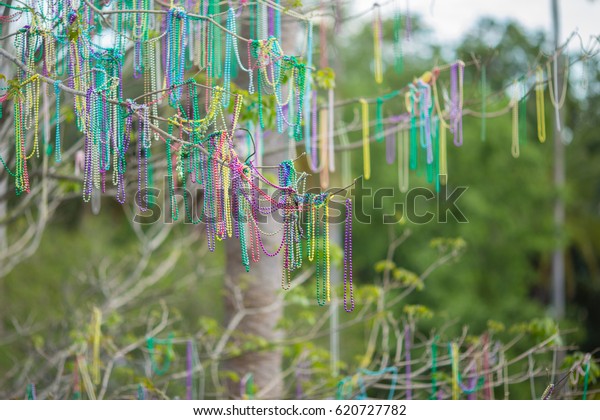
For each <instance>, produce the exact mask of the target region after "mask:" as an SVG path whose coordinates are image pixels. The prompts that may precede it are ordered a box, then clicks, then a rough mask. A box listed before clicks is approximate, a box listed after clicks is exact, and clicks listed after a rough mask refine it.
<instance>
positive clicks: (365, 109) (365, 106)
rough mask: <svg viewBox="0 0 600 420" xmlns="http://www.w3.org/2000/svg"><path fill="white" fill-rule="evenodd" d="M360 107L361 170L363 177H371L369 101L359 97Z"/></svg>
mask: <svg viewBox="0 0 600 420" xmlns="http://www.w3.org/2000/svg"><path fill="white" fill-rule="evenodd" d="M360 103H361V108H362V138H363V172H364V176H365V179H366V180H368V179H370V178H371V144H370V138H369V103H368V102H367V101H366V99H364V98H361V99H360Z"/></svg>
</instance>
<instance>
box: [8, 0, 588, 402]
mask: <svg viewBox="0 0 600 420" xmlns="http://www.w3.org/2000/svg"><path fill="white" fill-rule="evenodd" d="M97 3H99V2H97ZM230 3H235V4H234V6H235V7H238V4H237V3H238V2H235V1H233V2H230ZM283 3H285V2H283ZM289 3H293V2H289ZM296 3H297V4H294V5H293V6H294V7H296V8H298V10H301V11H303V12H304V13H308V14H311V15H312V16H313V21H314V25H315V26H314V38H315V55H314V59H313V61H314V63H316V64H315V65H316V67H317V68H318V69H323V68H326V67H327V68H331V69H332V73H334V74H335V77H334V79H335V98H336V101H337V102H339V103H344V105H343V106H342V105H340V106H339V107H336V133H337V134H336V140H335V141H336V145H341V146H344V144H347V145H352V144H357V143H358V144H360V142H361V138H362V137H361V135H362V134H361V129H362V126H361V125H360V119H359V115H360V103H359V102H358V99H359V98H369V99H373V100H376V98H378V97H384V96H385V95H386V94H388V93H389V92H392V91H395V90H397V89H402V88H404V87H405V86H407V85H409V84H410V83H412V82H413V81H414V80H416V78H418V77H420V76H421V75H423V74H424V73H425V72H426V71H430V70H432V69H434V68H435V67H436V66H438V67H439V68H443V67H444V66H446V65H447V64H448V63H453V62H455V61H456V60H462V61H463V62H464V63H465V64H466V65H465V69H464V104H463V107H464V119H463V129H464V144H463V145H462V147H455V146H454V145H453V144H452V136H451V135H450V134H448V186H447V193H448V194H450V193H451V192H452V191H453V190H455V189H456V188H460V187H466V188H467V189H466V191H465V192H464V193H463V194H462V195H461V196H460V198H459V199H458V200H457V206H458V207H459V209H460V211H461V212H462V214H463V215H464V216H465V217H466V219H467V220H468V222H467V223H459V221H458V220H456V218H455V217H453V216H452V215H449V216H448V219H447V221H445V222H443V223H442V222H440V221H439V217H437V216H439V215H440V212H439V209H437V208H436V205H435V200H433V201H431V202H429V203H425V202H424V201H423V202H419V204H418V211H417V213H422V212H424V211H432V212H433V213H434V214H435V215H436V217H435V218H434V220H432V221H431V222H429V223H425V224H415V223H412V222H411V221H410V220H407V217H405V215H403V214H402V213H399V212H398V211H397V208H396V207H395V205H396V204H397V203H399V202H404V201H405V199H406V193H403V192H401V191H400V180H399V162H398V159H395V158H393V159H391V160H390V159H389V158H386V148H387V147H389V146H388V145H386V144H385V143H386V142H383V141H381V142H380V141H374V142H373V143H372V146H371V162H372V167H373V169H372V176H371V179H370V180H368V181H363V182H362V185H363V187H365V188H367V187H368V188H370V189H372V190H373V191H376V190H378V189H381V188H391V189H393V197H390V198H385V199H383V200H382V202H381V205H374V203H373V199H372V197H368V196H365V197H362V196H357V195H356V189H353V190H352V191H351V193H354V195H353V196H352V198H353V200H354V203H355V206H356V202H357V201H360V202H361V206H362V208H363V211H364V212H365V214H368V215H369V216H370V217H371V220H372V221H371V223H369V224H366V223H361V222H358V221H356V220H355V221H354V225H353V250H354V253H353V255H354V261H353V266H354V279H353V280H354V292H355V302H356V307H355V309H354V311H353V312H352V313H347V312H346V311H344V308H343V291H342V281H343V278H342V275H341V269H342V262H343V260H342V254H343V252H342V251H343V250H342V243H343V242H342V240H343V232H344V228H343V225H342V224H340V225H338V226H335V227H333V228H332V235H333V236H332V264H333V271H332V281H333V282H334V291H333V292H334V298H333V301H332V303H331V304H330V305H327V306H325V307H320V306H318V305H317V302H316V300H315V299H314V288H315V286H314V282H315V270H314V264H311V263H310V262H308V261H307V262H306V264H305V265H304V267H305V268H304V269H303V271H302V272H300V273H298V274H297V275H296V277H295V278H294V287H293V289H292V290H291V291H288V292H283V291H281V290H279V284H280V278H281V277H280V276H281V268H280V267H278V264H280V263H281V262H280V261H279V262H277V259H275V260H274V261H275V262H270V260H269V259H268V258H266V257H265V258H263V260H262V261H261V263H260V264H257V266H256V267H254V266H253V268H252V269H251V271H250V273H249V274H246V273H245V272H244V270H243V267H241V265H240V264H239V261H238V260H239V258H240V257H239V244H234V245H227V244H225V243H224V242H223V243H221V242H220V243H218V244H217V247H216V250H215V252H212V253H211V252H209V251H208V248H207V244H206V241H205V235H204V231H203V228H202V226H192V225H191V224H189V223H184V220H183V219H184V218H183V217H182V218H180V220H179V221H178V222H173V221H172V220H169V217H168V210H167V209H162V212H161V219H164V220H159V222H158V223H154V224H151V225H140V224H138V223H135V222H133V219H134V215H135V214H136V213H137V212H138V210H137V209H136V208H135V204H134V202H133V200H129V201H130V202H129V201H128V203H127V204H125V205H120V204H118V203H117V202H116V201H115V199H114V197H110V196H107V197H103V198H102V199H95V200H93V201H94V202H93V203H84V202H82V200H81V174H79V173H78V172H77V171H76V167H75V166H76V165H75V163H74V162H75V155H76V150H77V149H78V147H77V143H78V141H79V137H80V135H79V134H78V133H77V132H76V130H75V127H74V126H73V125H74V124H73V123H72V121H73V115H72V111H70V110H71V109H72V107H70V105H69V100H68V99H65V101H64V102H65V103H64V104H63V105H62V106H63V108H61V111H62V115H63V117H62V118H63V121H62V132H63V136H64V138H65V143H66V145H65V149H66V150H67V149H68V148H67V146H70V147H71V148H70V149H68V150H69V152H65V158H64V159H63V163H62V164H60V165H56V166H54V168H53V169H52V170H50V172H44V173H46V175H47V177H46V178H45V179H46V181H44V182H42V178H43V177H42V176H41V175H40V174H41V173H42V170H41V169H40V168H42V167H43V166H42V165H43V164H42V163H41V162H39V163H36V164H34V165H38V166H37V168H38V169H39V171H38V172H37V174H36V172H35V169H36V166H34V167H33V169H32V174H33V175H32V177H34V178H35V179H36V182H32V186H33V188H34V190H33V191H32V193H31V194H29V195H27V196H21V197H15V194H14V186H13V184H14V182H13V181H12V180H11V179H10V178H9V176H8V174H7V172H6V171H5V170H4V168H0V200H1V203H0V223H1V224H0V247H1V253H0V396H1V397H3V398H23V397H24V396H25V394H26V388H27V385H28V384H35V385H36V387H37V391H38V395H37V396H38V397H39V398H63V399H64V398H86V399H87V398H185V397H186V396H187V397H189V396H192V397H193V398H314V399H319V398H336V397H338V398H341V397H344V398H350V397H356V396H368V397H372V398H388V392H389V391H390V389H392V391H393V392H392V394H393V397H394V398H451V397H452V396H453V394H452V393H453V381H455V380H456V378H454V376H453V373H452V366H453V363H454V360H455V359H456V360H459V361H460V364H461V367H460V371H461V373H462V377H463V378H465V383H467V382H468V384H467V385H465V388H463V391H462V392H461V394H460V396H459V397H460V398H473V397H476V398H504V397H506V396H508V397H509V398H541V397H542V393H543V391H544V389H545V388H546V386H547V385H548V384H550V383H551V382H552V383H556V382H558V381H559V380H560V379H561V378H564V377H565V375H567V376H568V377H569V379H568V380H565V381H563V382H562V386H563V390H562V394H561V395H562V397H565V398H581V397H582V395H585V394H583V388H584V381H586V385H585V386H586V388H587V398H592V397H593V396H595V395H597V394H596V392H597V389H598V386H597V384H596V378H597V377H598V376H599V375H600V369H599V368H598V365H597V364H596V363H595V362H594V351H595V350H596V349H597V348H600V310H599V309H598V307H599V306H600V153H599V151H600V138H599V136H598V130H597V127H598V121H599V120H600V114H599V112H600V111H599V110H600V72H599V67H598V57H597V55H596V54H597V52H598V47H599V46H598V38H597V36H598V33H597V31H596V27H597V21H598V18H599V17H600V3H598V2H593V1H587V0H572V1H569V2H565V1H563V2H559V1H556V2H553V1H550V0H548V1H541V0H540V1H537V0H536V1H528V2H523V1H521V2H518V1H513V0H510V1H503V2H481V1H477V2H476V1H469V0H461V1H452V2H447V1H439V0H438V1H435V0H430V1H418V0H411V1H410V2H408V1H406V2H405V1H398V2H381V15H382V18H383V21H382V28H383V47H382V51H383V66H384V67H383V68H384V78H383V83H381V84H376V83H375V80H374V78H373V45H374V38H373V27H374V26H373V25H374V24H373V16H374V11H375V10H376V9H377V8H378V6H374V5H373V4H372V3H371V2H368V1H353V2H351V1H327V2H323V3H320V2H315V3H314V4H312V3H308V2H305V4H299V3H300V2H296ZM290 6H292V5H291V4H290ZM553 6H556V9H555V11H554V14H553ZM223 8H225V6H223ZM223 10H224V9H223ZM5 12H6V10H5ZM6 13H8V12H6ZM241 19H242V18H240V20H241ZM286 22H287V23H286ZM284 25H289V26H287V27H286V26H284V31H283V40H282V45H283V46H284V50H286V52H287V51H293V50H294V49H296V50H297V53H298V54H300V53H301V52H302V44H303V42H304V38H305V35H304V34H305V29H304V27H303V26H302V24H300V23H297V22H294V21H293V20H292V19H289V22H288V20H286V19H284ZM398 25H399V26H398ZM557 26H558V27H557ZM286 28H288V29H287V30H285V29H286ZM322 28H323V29H322ZM246 30H247V28H246V27H243V28H241V29H240V32H242V33H244V32H245V31H246ZM6 31H7V29H6V27H5V28H4V30H3V33H6ZM398 34H400V36H401V39H400V42H398V39H396V38H397V37H398ZM2 42H3V43H4V44H5V45H4V48H7V49H10V48H12V46H11V43H10V42H8V41H2ZM286 44H287V45H286ZM288 45H289V48H288ZM398 45H400V46H401V49H402V53H401V55H400V57H401V58H400V60H401V63H400V64H399V55H398V52H397V48H398ZM556 45H558V46H559V47H560V49H559V51H560V54H561V56H560V57H559V58H560V60H559V63H560V67H559V70H560V74H559V76H558V77H559V78H560V79H561V80H560V83H559V86H560V87H561V89H559V91H560V92H562V89H565V92H566V93H565V95H566V96H565V100H564V104H563V106H562V108H561V111H560V118H561V123H562V130H561V131H560V132H558V131H557V130H555V129H554V130H553V125H554V124H555V121H556V119H555V115H554V107H553V105H552V103H551V101H550V96H549V92H548V87H547V86H546V84H545V85H544V88H545V105H546V107H545V122H546V127H547V133H548V134H547V140H546V142H545V143H541V142H539V141H538V135H537V126H536V111H537V110H536V101H535V88H534V82H535V71H536V68H537V67H538V66H541V68H542V69H543V70H544V71H546V62H548V60H549V59H550V58H552V57H555V58H556V55H555V51H556ZM242 50H243V48H242ZM323 54H326V59H325V60H324V59H323V57H322V55H323ZM321 64H326V66H322V65H321ZM0 67H1V70H0V72H1V73H3V74H5V75H6V76H7V78H9V76H10V75H11V72H12V73H13V75H14V68H13V66H12V65H11V64H10V63H8V62H7V61H6V60H3V61H2V63H1V64H0ZM398 67H400V68H398ZM567 69H568V70H567ZM128 71H131V70H130V67H129V70H128ZM484 72H485V76H483V73H484ZM10 77H12V76H10ZM124 77H127V76H124ZM323 77H325V76H323ZM482 77H485V79H482ZM325 78H327V77H325ZM482 80H483V81H482ZM515 81H519V82H520V83H523V84H524V85H527V86H528V88H529V90H528V91H527V94H526V96H524V102H525V105H523V106H522V107H520V109H519V112H520V116H521V125H520V126H519V130H520V134H521V136H520V139H519V144H520V155H519V157H518V158H514V157H513V155H512V154H511V138H512V135H513V134H512V133H513V129H514V127H513V120H512V112H511V108H510V104H511V100H512V99H513V90H512V89H513V86H514V83H515ZM532 81H533V82H532ZM563 81H564V83H563ZM127 83H128V84H129V81H128V82H127ZM449 83H450V82H449V73H448V71H447V70H442V71H441V72H440V76H439V79H438V87H439V89H440V91H441V92H442V96H444V95H446V96H447V95H448V91H449ZM236 84H237V85H238V86H239V87H240V89H244V86H245V85H246V82H243V80H242V79H241V77H240V78H238V79H237V80H236ZM565 84H566V86H565ZM563 86H565V87H564V88H563ZM315 89H316V90H317V91H318V98H319V99H318V100H319V102H318V103H319V106H323V107H325V105H326V101H325V98H326V97H327V89H328V88H327V87H324V86H319V85H317V84H316V83H315ZM142 90H143V83H142V80H133V79H131V86H129V85H128V95H129V96H131V97H135V96H137V95H136V94H135V92H136V91H137V92H138V94H139V92H142ZM560 92H559V93H560ZM555 96H558V95H557V94H555ZM444 102H446V101H444ZM483 103H485V109H483V108H482V105H483ZM3 107H4V116H3V118H2V120H0V132H1V135H2V137H1V138H2V140H1V141H0V154H1V155H2V156H3V157H5V160H7V162H9V166H10V165H11V163H10V149H9V145H10V139H11V135H12V134H11V130H12V122H11V120H10V118H11V115H10V109H9V108H10V107H9V106H8V105H7V104H3ZM165 108H166V107H165ZM161 109H162V108H161ZM248 109H250V107H249V108H248ZM70 112H71V114H70ZM244 112H247V115H246V116H245V118H246V120H251V119H252V115H254V114H252V112H251V111H250V110H248V111H243V113H244ZM370 113H371V114H370V115H371V118H375V106H374V105H373V106H371V107H370ZM403 113H406V107H405V102H404V98H403V96H401V97H399V98H398V99H394V100H391V101H387V102H386V103H385V107H384V114H385V118H386V127H391V126H392V125H394V123H393V119H392V122H390V120H389V118H392V117H394V116H400V115H402V114H403ZM52 115H53V114H52ZM484 116H485V117H484ZM523 116H525V120H523ZM522 121H526V124H523V122H522ZM399 133H400V134H397V133H395V132H393V133H392V135H391V138H392V140H386V141H392V142H399V141H400V136H401V135H402V134H401V133H402V131H400V132H399ZM266 136H268V134H266ZM555 142H559V143H560V147H556V145H555ZM398 144H400V143H398ZM398 144H396V147H398ZM153 147H154V146H153ZM394 150H396V149H394ZM302 151H304V150H303V147H298V148H297V151H296V153H297V154H298V155H299V154H300V153H301V152H302ZM161 153H164V150H163V149H161V148H160V146H159V147H158V149H157V152H156V154H155V152H154V151H153V156H155V157H156V161H157V165H156V167H155V171H156V174H157V175H155V176H156V179H158V180H160V175H161V174H162V175H164V170H165V169H164V164H163V166H161V162H160V156H161ZM388 153H389V152H388ZM163 156H164V155H163ZM283 158H285V156H283ZM275 159H279V158H278V157H275ZM279 160H281V159H279ZM336 164H337V166H338V170H337V171H336V172H332V173H331V174H330V176H331V181H330V185H331V186H336V187H337V186H340V187H343V186H346V185H348V176H346V175H347V174H348V173H349V174H350V180H352V179H354V178H356V177H359V176H360V175H361V174H362V173H363V159H362V150H361V149H360V147H348V148H346V149H344V148H343V147H342V148H341V149H340V151H339V152H338V153H336ZM51 165H54V163H53V162H52V163H51ZM557 165H558V169H557ZM561 165H564V173H563V172H562V170H561V169H560V168H561ZM297 166H298V169H299V170H308V167H307V164H306V161H305V159H304V158H301V159H299V160H298V162H297ZM161 171H162V172H161ZM557 171H558V172H557ZM345 174H346V175H345ZM561 174H564V183H563V182H562V181H561V179H562V175H561ZM557 177H558V178H557ZM557 179H558V181H557ZM131 182H132V188H135V185H133V184H134V183H135V179H132V181H131ZM310 182H312V183H313V185H312V186H313V187H317V186H318V177H317V176H315V177H313V178H311V181H310ZM42 185H44V188H42V187H41V186H42ZM157 185H160V181H157ZM37 186H40V187H39V189H37V188H38V187H37ZM410 187H411V188H413V187H425V188H428V189H430V190H431V191H433V192H434V193H435V194H436V196H437V195H438V192H437V191H436V189H435V183H433V184H432V183H431V182H428V180H427V174H425V173H419V172H416V173H413V172H411V174H410ZM159 188H160V187H159ZM42 191H45V192H44V194H42ZM132 192H133V190H132ZM442 192H444V190H443V189H442V190H441V192H439V193H442ZM109 195H110V194H109ZM129 196H130V197H133V193H132V194H130V195H129ZM159 199H162V197H159ZM557 209H558V210H557ZM561 209H564V219H563V218H562V217H561V216H560V214H561ZM355 211H356V208H355ZM556 211H558V216H557V214H556ZM384 215H392V217H393V218H394V220H395V222H394V223H387V224H384V223H383V220H384ZM148 338H152V339H153V340H154V341H151V342H150V344H149V341H148ZM452 343H454V344H457V348H458V349H459V351H460V352H461V353H460V354H461V356H460V357H458V356H457V355H456V354H455V353H453V352H452V350H451V349H452V347H451V344H452ZM438 345H439V348H438V347H436V346H438ZM434 348H435V351H434ZM590 355H591V361H590ZM436 357H437V359H436ZM457 357H458V358H457ZM509 362H510V363H509ZM436 368H437V371H436ZM386 369H387V370H386ZM394 369H395V370H394ZM432 369H433V370H432ZM586 371H587V375H586ZM358 377H360V378H362V379H360V380H361V381H363V382H362V383H363V384H366V385H365V386H363V387H362V388H361V387H360V386H358V385H357V381H358V379H356V378H358ZM186 378H191V379H190V380H193V382H192V385H190V384H189V383H188V382H186ZM347 378H353V379H347ZM480 378H483V381H482V382H481V381H479V379H480ZM586 378H587V379H586ZM353 381H354V382H353ZM588 382H589V385H588ZM340 384H342V385H340ZM465 389H466V390H467V391H469V392H467V391H465Z"/></svg>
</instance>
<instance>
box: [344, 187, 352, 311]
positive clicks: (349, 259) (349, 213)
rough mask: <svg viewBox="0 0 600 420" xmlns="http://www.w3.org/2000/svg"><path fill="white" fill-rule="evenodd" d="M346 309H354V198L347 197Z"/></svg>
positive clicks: (345, 231)
mask: <svg viewBox="0 0 600 420" xmlns="http://www.w3.org/2000/svg"><path fill="white" fill-rule="evenodd" d="M344 310H345V311H346V312H352V311H354V290H353V284H352V199H350V198H347V199H346V226H345V228H344Z"/></svg>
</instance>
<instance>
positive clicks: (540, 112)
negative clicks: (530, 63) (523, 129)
mask: <svg viewBox="0 0 600 420" xmlns="http://www.w3.org/2000/svg"><path fill="white" fill-rule="evenodd" d="M535 105H536V110H537V129H538V139H539V141H540V143H544V142H545V141H546V112H545V109H544V70H542V68H541V67H538V68H537V70H536V72H535Z"/></svg>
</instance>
